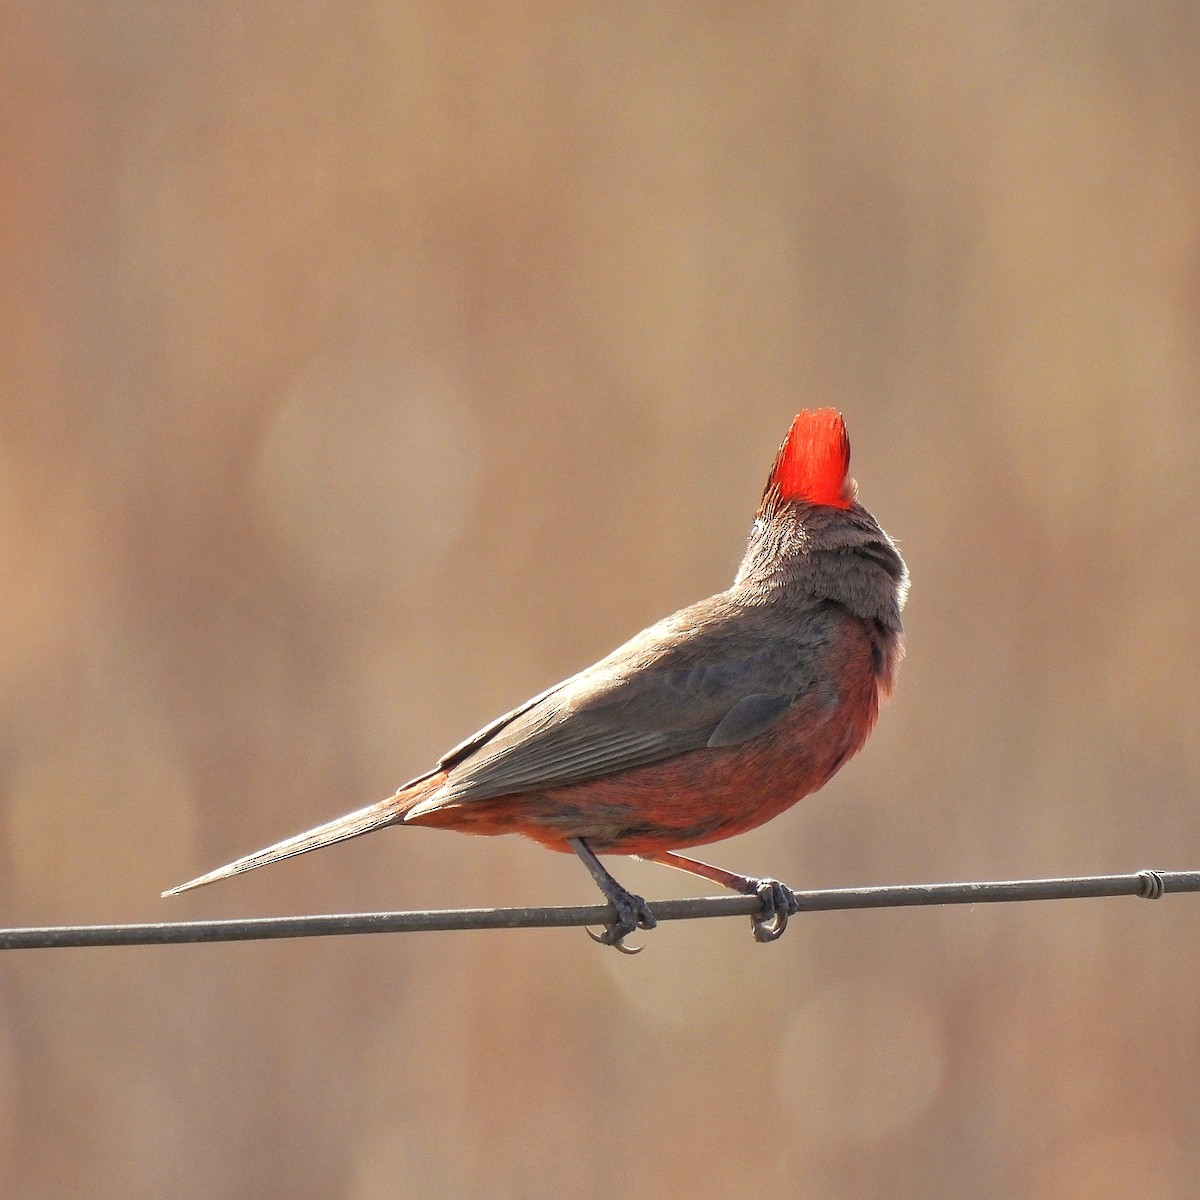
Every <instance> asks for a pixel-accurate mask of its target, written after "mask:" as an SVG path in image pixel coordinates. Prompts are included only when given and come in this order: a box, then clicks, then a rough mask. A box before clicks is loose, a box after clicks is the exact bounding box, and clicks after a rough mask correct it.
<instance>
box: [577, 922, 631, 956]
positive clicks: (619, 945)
mask: <svg viewBox="0 0 1200 1200" xmlns="http://www.w3.org/2000/svg"><path fill="white" fill-rule="evenodd" d="M583 932H584V933H586V934H587V935H588V937H590V938H591V939H592V941H593V942H599V943H600V945H601V946H611V947H612V948H613V949H614V950H620V952H621V953H622V954H641V952H642V951H643V950H645V948H646V947H645V946H627V945H625V939H626V937H628V936H629V935H628V934H625V933H622V934H621V935H620V936H619V937H615V938H614V937H610V936H609V935H610V932H611V931H610V930H609V929H605V931H604V932H603V933H593V932H592V931H591V930H590V929H587V928H585V929H584V931H583Z"/></svg>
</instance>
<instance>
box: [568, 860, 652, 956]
mask: <svg viewBox="0 0 1200 1200" xmlns="http://www.w3.org/2000/svg"><path fill="white" fill-rule="evenodd" d="M567 845H568V846H570V847H571V849H572V850H574V851H575V853H576V854H578V855H579V857H580V858H581V859H582V860H583V865H584V866H585V867H587V869H588V870H589V871H590V872H591V873H592V878H593V879H594V880H595V881H596V884H597V885H598V886H599V888H600V890H601V891H602V892H603V893H604V894H605V896H606V897H607V898H608V902H609V903H610V904H611V905H612V906H613V908H615V909H616V910H617V919H616V920H615V921H613V922H611V923H610V924H608V925H606V926H605V927H604V932H603V933H593V932H592V931H591V930H590V929H589V930H587V935H588V937H590V938H591V939H592V941H594V942H599V943H600V944H601V945H602V946H612V947H614V948H615V949H617V950H620V951H621V953H622V954H637V953H638V952H639V951H640V950H641V949H642V947H641V946H636V947H635V946H626V945H625V939H626V938H627V937H628V936H629V935H630V934H631V933H632V932H633V931H634V930H635V929H653V928H654V927H655V925H657V924H658V920H657V919H656V918H655V916H654V914H653V913H652V912H651V911H650V906H649V905H648V904H647V903H646V902H645V900H643V899H642V898H641V896H635V895H634V894H633V893H632V892H628V891H626V890H625V889H624V888H623V887H622V886H621V885H620V884H619V883H618V882H617V881H616V880H615V879H614V878H613V877H612V876H611V875H610V874H609V873H608V872H607V871H606V870H605V869H604V867H603V866H601V864H600V860H599V859H598V858H597V857H596V856H595V855H594V854H593V853H592V851H591V847H589V846H588V844H587V842H585V841H584V840H583V838H577V837H573V838H567Z"/></svg>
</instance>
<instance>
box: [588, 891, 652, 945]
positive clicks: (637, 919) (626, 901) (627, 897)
mask: <svg viewBox="0 0 1200 1200" xmlns="http://www.w3.org/2000/svg"><path fill="white" fill-rule="evenodd" d="M608 899H609V901H610V903H611V904H612V906H613V908H615V909H616V910H617V918H616V920H615V921H610V922H609V923H608V924H607V925H605V927H604V932H603V933H593V932H592V931H591V930H590V929H587V930H585V931H584V932H585V933H586V934H587V935H588V937H590V938H591V939H592V941H593V942H599V943H600V945H602V946H611V947H612V948H613V949H614V950H620V952H621V953H622V954H640V953H641V952H642V951H643V950H644V949H645V947H644V946H627V945H625V939H626V938H627V937H628V936H629V935H630V934H631V933H633V932H634V931H635V930H637V929H653V928H654V927H655V925H657V924H658V918H657V917H656V916H655V915H654V914H653V913H652V912H651V911H650V905H648V904H647V903H646V901H645V900H643V899H642V898H641V896H635V895H634V894H633V893H632V892H627V891H625V889H624V888H621V889H620V890H619V891H614V892H612V893H610V894H609V897H608Z"/></svg>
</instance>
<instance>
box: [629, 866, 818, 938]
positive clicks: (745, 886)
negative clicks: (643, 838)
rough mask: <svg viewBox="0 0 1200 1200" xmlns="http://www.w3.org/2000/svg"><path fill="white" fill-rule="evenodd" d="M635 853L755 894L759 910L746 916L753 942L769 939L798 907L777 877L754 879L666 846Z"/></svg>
mask: <svg viewBox="0 0 1200 1200" xmlns="http://www.w3.org/2000/svg"><path fill="white" fill-rule="evenodd" d="M638 857H640V858H644V859H646V860H647V861H648V862H656V863H662V864H663V866H666V867H674V868H675V869H676V870H677V871H687V872H688V874H689V875H700V876H702V877H703V878H704V879H711V880H712V881H713V883H719V884H720V885H721V886H722V887H727V888H729V890H730V891H733V892H741V893H742V895H743V896H757V897H758V898H759V899H760V900H761V901H762V912H760V913H759V914H758V915H757V916H755V917H751V918H750V925H751V927H752V928H753V930H754V940H755V941H756V942H773V941H774V940H775V939H776V938H777V937H779V936H781V935H782V933H783V931H784V930H785V929H786V928H787V923H788V917H791V916H794V915H795V914H796V913H798V912H799V911H800V905H799V904H798V903H797V902H796V893H795V892H793V891H792V889H791V888H790V887H788V886H787V885H786V884H782V883H780V882H779V880H778V879H755V878H753V877H752V876H750V875H735V874H734V873H733V872H732V871H726V870H724V869H723V868H721V867H713V866H710V865H709V864H708V863H703V862H698V861H697V860H696V859H694V858H684V856H683V855H682V854H674V853H672V852H671V851H670V850H663V851H662V852H661V853H659V854H642V855H639V856H638Z"/></svg>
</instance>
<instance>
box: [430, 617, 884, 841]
mask: <svg viewBox="0 0 1200 1200" xmlns="http://www.w3.org/2000/svg"><path fill="white" fill-rule="evenodd" d="M884 649H886V648H884ZM890 657H891V656H890V654H888V653H885V652H884V650H881V647H880V645H879V638H878V636H877V635H876V634H875V633H874V631H871V630H869V629H868V627H867V625H866V624H864V622H862V621H861V620H859V619H858V618H857V617H854V616H852V615H851V614H850V613H848V612H847V613H845V614H844V616H843V619H842V621H841V625H840V629H839V635H838V638H837V639H836V647H835V649H834V651H833V652H832V653H831V654H830V655H829V656H828V659H827V660H826V661H825V662H824V664H823V673H822V676H821V678H820V680H818V682H817V684H816V685H815V686H814V687H813V688H811V689H810V690H809V691H808V692H807V693H806V694H805V695H804V696H803V697H801V698H800V700H798V701H797V703H795V704H794V705H793V706H792V707H791V709H789V710H788V712H787V713H785V714H784V716H783V717H782V718H780V720H779V721H778V722H777V723H776V724H775V725H774V726H772V727H771V728H770V729H769V730H767V731H766V732H765V733H763V734H760V735H759V736H758V737H757V738H754V739H753V740H752V741H749V742H745V743H742V744H740V745H735V746H728V747H722V748H720V749H708V748H704V749H700V750H693V751H689V752H688V753H685V754H680V755H677V756H676V757H674V758H670V759H666V760H664V761H662V762H658V763H654V764H652V765H650V766H646V767H639V768H636V769H633V770H630V771H622V772H619V773H617V774H614V775H607V776H603V777H601V778H598V779H593V780H588V781H587V782H584V783H577V784H571V785H569V786H566V787H560V788H551V789H547V790H544V791H536V792H525V793H521V794H517V795H511V796H497V797H494V798H492V799H487V800H480V801H468V802H466V803H465V804H463V805H461V806H459V807H456V808H449V809H443V810H436V811H434V812H431V813H430V814H428V816H427V817H422V818H419V819H418V822H417V823H419V824H422V825H436V826H440V827H443V828H454V829H459V830H461V831H463V832H466V833H479V834H499V833H523V834H525V835H526V836H527V837H530V838H533V839H534V840H535V841H538V842H541V843H542V844H543V845H545V846H549V847H551V848H552V849H557V850H566V849H568V847H567V846H566V845H565V839H566V838H568V837H582V838H585V839H586V840H587V842H588V844H589V845H590V846H591V847H592V848H593V849H594V850H597V851H602V852H603V851H608V852H612V853H619V854H652V853H656V852H659V851H662V850H680V849H684V848H686V847H688V846H697V845H702V844H703V843H706V842H713V841H717V840H719V839H721V838H726V837H731V836H732V835H734V834H736V833H743V832H745V831H746V830H748V829H754V828H755V827H756V826H758V825H761V824H763V823H764V822H766V821H769V820H770V819H771V818H772V817H774V816H777V815H778V814H779V813H781V812H783V811H784V810H785V809H787V808H790V807H791V806H792V805H793V804H795V803H796V801H798V800H800V799H802V798H803V797H804V796H807V795H808V794H809V793H811V792H814V791H816V790H817V789H818V788H820V787H821V786H822V785H823V784H825V783H826V782H827V781H828V780H829V778H830V777H831V776H832V775H833V774H834V773H835V772H836V771H837V770H838V768H839V767H840V766H841V765H842V764H843V763H844V762H845V761H846V760H847V759H848V758H850V756H851V755H853V754H854V753H855V752H856V751H858V750H859V749H860V748H861V747H862V745H863V743H864V742H865V741H866V739H867V736H868V734H869V733H870V732H871V728H872V726H873V725H874V724H875V718H876V716H877V715H878V712H879V695H880V687H881V684H883V683H884V680H883V679H882V678H881V675H882V673H883V672H882V671H881V670H880V669H879V668H880V667H881V666H882V664H883V663H884V662H885V661H888V660H889V659H890ZM888 665H890V662H888Z"/></svg>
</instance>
